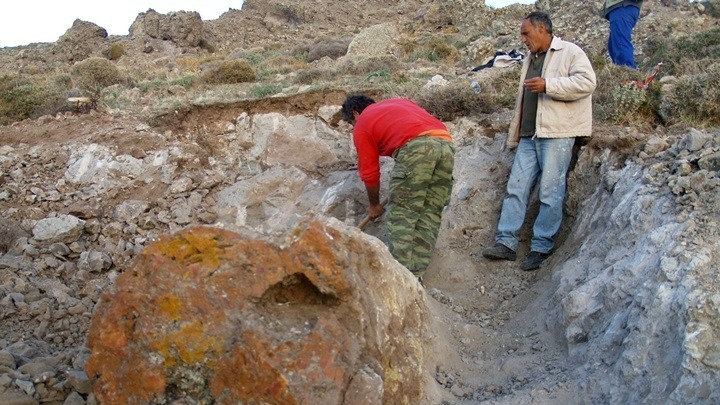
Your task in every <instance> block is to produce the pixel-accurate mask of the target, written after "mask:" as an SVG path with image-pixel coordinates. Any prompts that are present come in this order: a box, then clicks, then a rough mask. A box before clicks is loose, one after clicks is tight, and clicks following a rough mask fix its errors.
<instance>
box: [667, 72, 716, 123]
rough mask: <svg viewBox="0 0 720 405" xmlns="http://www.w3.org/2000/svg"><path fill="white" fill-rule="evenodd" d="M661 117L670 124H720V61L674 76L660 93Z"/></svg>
mask: <svg viewBox="0 0 720 405" xmlns="http://www.w3.org/2000/svg"><path fill="white" fill-rule="evenodd" d="M662 116H663V118H664V119H665V120H666V121H667V122H668V123H671V124H673V123H685V124H690V125H712V126H717V125H720V64H714V65H711V66H710V67H708V68H707V71H706V72H705V73H702V74H698V75H691V76H683V77H680V78H678V80H677V81H676V82H675V83H674V84H673V85H672V86H670V87H669V91H668V92H667V94H664V95H663V103H662Z"/></svg>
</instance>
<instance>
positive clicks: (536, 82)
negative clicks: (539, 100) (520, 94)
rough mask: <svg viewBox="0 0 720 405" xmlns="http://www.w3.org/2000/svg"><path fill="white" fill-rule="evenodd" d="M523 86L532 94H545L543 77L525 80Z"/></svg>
mask: <svg viewBox="0 0 720 405" xmlns="http://www.w3.org/2000/svg"><path fill="white" fill-rule="evenodd" d="M523 86H524V87H525V88H526V89H528V90H530V92H531V93H545V79H543V78H542V77H533V78H532V79H528V80H525V81H524V82H523Z"/></svg>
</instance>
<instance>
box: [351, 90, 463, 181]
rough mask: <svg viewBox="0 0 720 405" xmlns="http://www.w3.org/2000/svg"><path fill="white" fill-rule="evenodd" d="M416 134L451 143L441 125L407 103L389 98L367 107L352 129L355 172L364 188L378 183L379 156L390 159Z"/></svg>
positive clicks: (408, 101) (427, 114) (404, 100)
mask: <svg viewBox="0 0 720 405" xmlns="http://www.w3.org/2000/svg"><path fill="white" fill-rule="evenodd" d="M420 135H431V136H438V137H441V138H443V139H447V140H449V141H452V137H451V136H450V133H449V132H448V130H447V127H446V126H445V124H443V123H442V121H440V120H439V119H437V118H435V117H433V116H432V115H430V113H428V112H427V111H425V110H424V109H422V108H421V107H420V106H418V105H417V104H415V103H413V102H412V101H411V100H408V99H404V98H391V99H387V100H384V101H380V102H378V103H374V104H371V105H369V106H367V107H366V108H365V110H363V112H362V114H360V116H358V118H357V120H356V122H355V128H354V129H353V142H354V143H355V149H357V154H358V170H359V172H360V178H361V179H362V181H363V182H364V183H365V185H366V186H367V187H373V186H377V185H378V184H380V156H392V154H393V153H395V151H396V150H398V149H399V148H400V147H402V146H403V145H405V144H406V143H407V142H408V141H409V140H411V139H413V138H416V137H418V136H420Z"/></svg>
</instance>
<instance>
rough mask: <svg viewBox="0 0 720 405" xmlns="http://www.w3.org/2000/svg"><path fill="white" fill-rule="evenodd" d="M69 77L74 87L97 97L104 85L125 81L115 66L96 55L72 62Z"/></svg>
mask: <svg viewBox="0 0 720 405" xmlns="http://www.w3.org/2000/svg"><path fill="white" fill-rule="evenodd" d="M70 77H71V78H72V82H73V84H74V85H75V87H77V88H79V89H80V90H83V91H85V92H87V93H88V94H89V95H90V97H93V98H98V97H99V95H100V92H101V91H102V89H104V88H105V87H108V86H112V85H114V84H122V83H123V82H124V81H125V79H124V78H123V75H122V74H121V73H120V70H119V69H118V68H117V66H115V65H114V64H113V63H112V62H111V61H109V60H107V59H105V58H97V57H94V58H87V59H85V60H83V61H81V62H78V63H76V64H74V65H73V66H72V68H71V69H70Z"/></svg>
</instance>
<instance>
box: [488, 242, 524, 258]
mask: <svg viewBox="0 0 720 405" xmlns="http://www.w3.org/2000/svg"><path fill="white" fill-rule="evenodd" d="M482 255H483V256H485V257H487V258H488V259H490V260H515V259H516V258H517V253H515V251H514V250H512V249H510V248H509V247H507V246H505V245H503V244H502V243H496V244H495V246H492V247H487V248H485V249H483V250H482Z"/></svg>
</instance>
